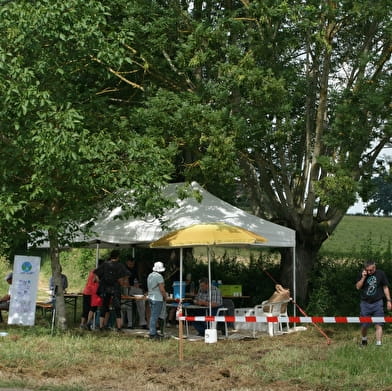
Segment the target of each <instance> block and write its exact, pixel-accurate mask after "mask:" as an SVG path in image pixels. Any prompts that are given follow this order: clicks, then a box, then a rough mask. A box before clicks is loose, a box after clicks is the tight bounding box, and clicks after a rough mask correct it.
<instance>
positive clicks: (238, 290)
mask: <svg viewBox="0 0 392 391" xmlns="http://www.w3.org/2000/svg"><path fill="white" fill-rule="evenodd" d="M219 289H220V291H221V294H222V296H242V285H221V286H220V287H219Z"/></svg>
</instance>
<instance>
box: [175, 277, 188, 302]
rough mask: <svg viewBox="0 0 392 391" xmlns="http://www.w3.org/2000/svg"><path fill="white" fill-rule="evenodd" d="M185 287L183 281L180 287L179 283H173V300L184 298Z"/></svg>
mask: <svg viewBox="0 0 392 391" xmlns="http://www.w3.org/2000/svg"><path fill="white" fill-rule="evenodd" d="M185 286H186V282H185V281H183V282H182V287H181V285H180V281H174V282H173V297H174V298H175V299H180V298H182V299H183V298H184V297H185ZM181 288H182V289H181Z"/></svg>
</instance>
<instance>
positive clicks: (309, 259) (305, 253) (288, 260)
mask: <svg viewBox="0 0 392 391" xmlns="http://www.w3.org/2000/svg"><path fill="white" fill-rule="evenodd" d="M317 253H318V249H315V248H311V249H310V248H309V246H306V245H304V244H302V245H301V244H300V243H298V242H297V247H296V248H295V261H296V262H295V269H296V273H295V279H296V292H295V294H296V298H295V301H296V302H297V303H298V304H299V305H304V304H305V303H306V301H307V295H308V283H309V276H310V273H311V271H312V270H313V266H314V263H315V261H316V257H317ZM280 280H281V283H282V285H283V286H284V287H289V288H290V292H291V296H292V297H293V298H294V278H293V249H291V248H290V249H282V250H281V263H280Z"/></svg>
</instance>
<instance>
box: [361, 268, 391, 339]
mask: <svg viewBox="0 0 392 391" xmlns="http://www.w3.org/2000/svg"><path fill="white" fill-rule="evenodd" d="M388 285H389V282H388V279H387V276H386V274H385V273H384V272H383V271H382V270H377V269H376V264H375V262H374V261H368V262H366V263H365V265H364V269H363V270H362V271H361V273H359V275H358V278H357V282H356V284H355V287H356V288H357V289H358V290H359V291H360V296H361V302H360V308H361V316H380V317H383V316H384V302H383V299H384V297H385V298H386V300H387V309H388V311H390V310H391V309H392V303H391V294H390V291H389V287H388ZM383 324H384V323H376V324H375V327H376V345H377V346H380V345H381V339H382V326H383ZM369 326H370V324H369V323H362V325H361V336H362V340H361V345H362V346H366V345H367V330H368V328H369Z"/></svg>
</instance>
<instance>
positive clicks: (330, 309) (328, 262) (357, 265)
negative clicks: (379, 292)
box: [307, 254, 392, 316]
mask: <svg viewBox="0 0 392 391" xmlns="http://www.w3.org/2000/svg"><path fill="white" fill-rule="evenodd" d="M369 259H373V260H375V261H376V264H377V268H378V269H381V270H384V272H385V273H386V274H387V277H388V279H389V281H390V282H391V281H392V264H391V262H390V258H387V259H385V258H382V257H375V256H374V254H372V255H370V256H369V255H368V256H365V257H363V258H345V259H336V258H332V257H320V258H318V260H317V263H316V266H315V268H314V271H313V273H312V274H311V277H310V282H309V292H310V294H309V303H308V306H307V312H308V314H309V315H319V316H323V315H324V316H325V315H328V316H339V315H342V316H359V292H358V291H357V290H356V288H355V282H356V279H357V276H358V273H359V272H360V271H361V270H362V267H363V263H364V262H365V261H366V260H369Z"/></svg>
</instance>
